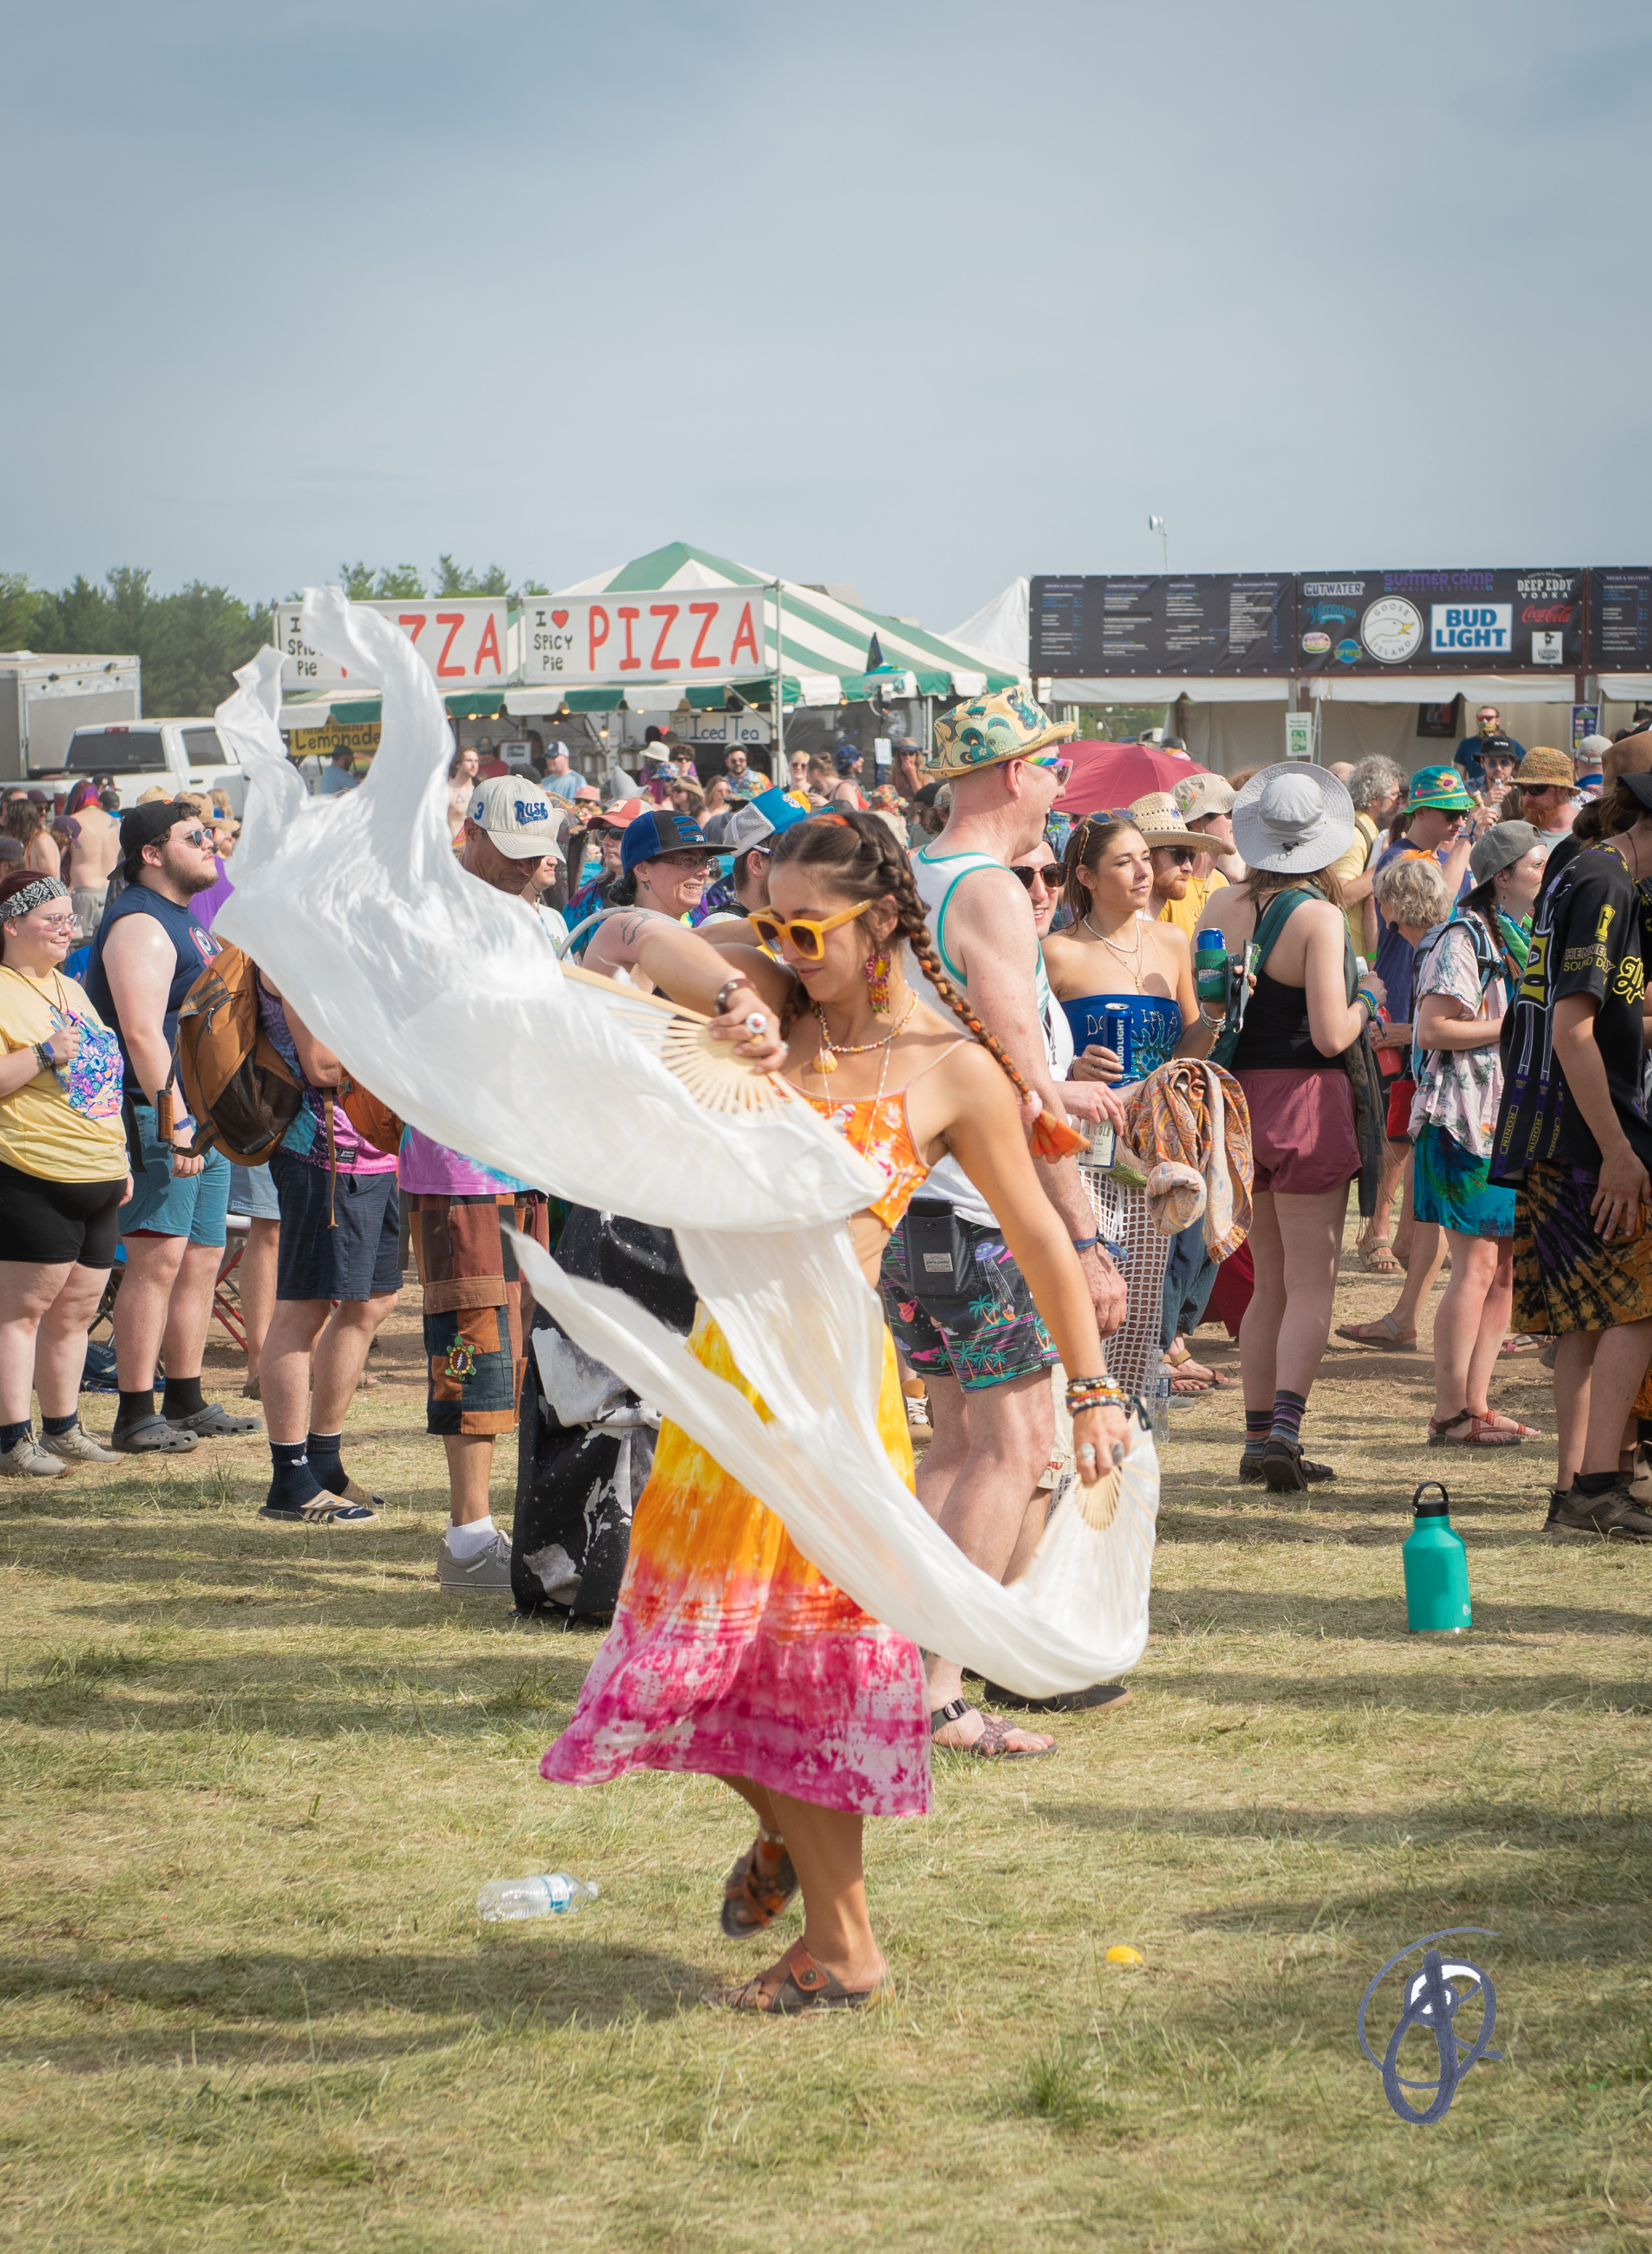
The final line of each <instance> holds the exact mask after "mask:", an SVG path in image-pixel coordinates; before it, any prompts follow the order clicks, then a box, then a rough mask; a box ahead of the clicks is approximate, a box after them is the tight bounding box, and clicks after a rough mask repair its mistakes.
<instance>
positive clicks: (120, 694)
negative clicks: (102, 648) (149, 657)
mask: <svg viewBox="0 0 1652 2254" xmlns="http://www.w3.org/2000/svg"><path fill="white" fill-rule="evenodd" d="M142 710H143V697H142V692H141V689H140V685H139V679H138V662H137V659H136V658H135V657H66V656H52V655H37V654H36V653H35V652H34V651H33V650H29V649H19V650H11V651H4V650H0V784H4V783H17V782H25V783H26V782H29V781H32V780H33V778H34V777H35V776H36V775H39V774H51V773H52V772H53V771H54V770H61V768H62V766H63V762H64V759H65V756H66V753H67V751H68V748H69V739H70V738H71V737H72V736H73V733H74V732H75V730H76V729H77V728H86V727H94V726H97V725H102V724H103V723H106V722H108V721H110V720H136V719H137V717H138V714H139V713H140V712H141V711H142Z"/></svg>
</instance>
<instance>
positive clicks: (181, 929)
mask: <svg viewBox="0 0 1652 2254" xmlns="http://www.w3.org/2000/svg"><path fill="white" fill-rule="evenodd" d="M129 915H151V916H153V917H154V918H155V921H157V922H158V924H159V925H160V926H161V928H162V929H163V930H164V931H165V934H166V936H167V937H168V939H170V940H171V941H172V952H173V956H174V958H175V960H174V963H173V969H172V984H171V985H170V986H169V987H168V988H167V990H166V1015H165V1019H163V1020H162V1031H163V1033H165V1039H166V1046H167V1047H168V1048H169V1049H170V1048H172V1046H173V1044H174V1042H175V1041H176V1040H177V1039H178V1013H179V1010H180V1009H182V1007H183V1005H184V997H185V996H186V994H187V993H188V991H189V990H190V988H191V987H192V986H193V984H194V983H195V981H196V980H197V979H198V978H199V977H200V974H201V972H202V970H204V969H205V967H206V965H207V963H210V962H211V961H212V959H213V957H214V955H219V954H221V953H222V951H223V950H222V947H221V943H220V942H219V941H217V940H215V939H214V937H213V935H212V934H211V932H209V931H208V930H207V928H206V926H205V925H204V924H202V923H200V922H198V921H197V920H196V917H195V914H194V911H193V909H191V908H186V907H179V905H178V903H177V901H176V900H165V899H163V898H162V896H161V894H160V893H153V892H151V890H150V888H149V886H147V885H129V886H127V887H126V890H125V891H124V892H123V893H121V894H120V896H119V898H118V899H116V900H114V901H112V902H111V903H110V905H109V907H107V908H106V909H105V910H104V911H103V921H102V923H101V924H100V925H99V926H98V931H97V937H96V938H95V940H94V941H93V942H92V959H91V961H90V962H89V963H88V964H87V966H86V979H85V985H86V994H87V999H88V1001H89V1002H90V1003H91V1005H92V1007H93V1008H94V1009H95V1011H96V1012H97V1013H98V1015H99V1017H100V1018H102V1020H103V1022H104V1024H105V1025H106V1026H113V1027H114V1028H115V1033H116V1038H117V1039H118V1040H119V1041H120V1044H121V1056H122V1059H123V1062H124V1065H125V1075H124V1078H123V1087H124V1089H125V1090H126V1093H127V1094H128V1095H129V1096H137V1098H138V1099H139V1100H140V1102H142V1101H144V1100H146V1096H145V1091H144V1089H141V1088H140V1087H139V1086H138V1084H137V1076H136V1075H135V1074H134V1073H133V1070H132V1061H131V1058H130V1056H129V1055H128V1054H127V1048H126V1035H125V1034H124V1033H123V1032H122V1030H121V1017H120V1012H119V1011H118V1010H117V1009H116V1006H115V997H114V995H113V994H112V993H111V992H110V991H109V973H108V972H107V971H106V970H104V968H103V950H104V949H105V948H106V947H107V946H108V945H109V934H110V932H111V931H113V930H114V928H115V927H116V924H117V923H119V922H120V921H121V919H122V917H123V916H129Z"/></svg>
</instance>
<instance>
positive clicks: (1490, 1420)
mask: <svg viewBox="0 0 1652 2254" xmlns="http://www.w3.org/2000/svg"><path fill="white" fill-rule="evenodd" d="M1474 1415H1475V1416H1476V1417H1477V1418H1479V1420H1480V1422H1481V1424H1482V1425H1484V1426H1485V1427H1486V1429H1487V1431H1488V1432H1512V1433H1513V1434H1514V1436H1515V1438H1516V1439H1517V1440H1541V1439H1542V1438H1543V1434H1542V1433H1541V1432H1539V1431H1538V1430H1537V1426H1536V1425H1523V1424H1522V1423H1521V1421H1520V1419H1519V1418H1518V1417H1505V1416H1504V1415H1503V1414H1502V1411H1501V1410H1497V1409H1476V1410H1475V1411H1474Z"/></svg>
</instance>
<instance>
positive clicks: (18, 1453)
mask: <svg viewBox="0 0 1652 2254" xmlns="http://www.w3.org/2000/svg"><path fill="white" fill-rule="evenodd" d="M68 1468H69V1467H68V1466H67V1465H66V1463H63V1462H62V1461H60V1460H59V1458H58V1457H56V1456H49V1455H47V1453H46V1452H45V1449H44V1448H43V1447H42V1446H40V1443H39V1442H38V1440H37V1439H35V1437H34V1432H33V1429H32V1427H31V1429H30V1430H29V1431H28V1432H25V1434H24V1436H23V1438H22V1439H20V1440H19V1441H18V1444H17V1446H16V1447H15V1448H7V1449H6V1450H5V1451H4V1453H0V1479H60V1478H61V1477H62V1475H63V1474H64V1473H65V1472H66V1471H67V1469H68Z"/></svg>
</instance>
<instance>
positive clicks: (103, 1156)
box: [0, 963, 127, 1182]
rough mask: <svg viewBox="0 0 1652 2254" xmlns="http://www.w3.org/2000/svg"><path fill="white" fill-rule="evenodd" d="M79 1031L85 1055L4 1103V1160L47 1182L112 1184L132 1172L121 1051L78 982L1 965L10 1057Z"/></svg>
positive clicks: (3, 1034) (0, 1020)
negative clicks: (71, 1027) (70, 1028)
mask: <svg viewBox="0 0 1652 2254" xmlns="http://www.w3.org/2000/svg"><path fill="white" fill-rule="evenodd" d="M68 1025H78V1026H80V1028H81V1047H80V1050H79V1053H78V1054H76V1055H75V1056H74V1057H73V1058H72V1059H71V1061H69V1062H68V1063H67V1064H66V1065H59V1066H58V1067H57V1068H55V1069H54V1070H52V1071H51V1072H40V1073H37V1074H36V1075H35V1076H34V1078H33V1079H32V1080H28V1081H25V1082H24V1084H23V1086H22V1087H21V1088H20V1089H18V1090H17V1092H16V1094H15V1095H12V1096H0V1159H3V1160H4V1163H5V1164H6V1165H7V1166H15V1167H16V1168H17V1169H18V1173H24V1174H34V1175H36V1176H38V1178H39V1179H40V1180H43V1181H48V1182H112V1181H117V1180H120V1179H121V1177H122V1176H123V1175H124V1174H125V1173H126V1171H127V1157H126V1131H125V1129H124V1127H123V1124H122V1122H121V1051H120V1045H119V1043H118V1042H117V1041H116V1038H115V1035H114V1034H113V1033H111V1032H110V1031H109V1027H108V1026H106V1025H105V1024H104V1023H103V1020H102V1018H100V1017H99V1016H98V1013H97V1012H96V1011H95V1009H94V1008H93V1007H92V1005H91V1004H90V1002H88V999H87V998H86V995H85V993H84V992H83V991H82V990H81V987H80V986H78V985H77V984H75V982H74V980H73V978H66V977H64V976H63V974H62V972H61V971H60V970H48V971H47V973H46V974H45V977H44V978H34V977H31V976H30V975H29V974H28V972H26V971H24V970H14V969H13V968H12V967H11V965H10V964H7V963H0V1046H4V1052H5V1054H6V1055H8V1056H12V1055H15V1054H16V1053H17V1051H18V1049H31V1048H33V1047H34V1046H35V1045H36V1043H37V1042H38V1041H44V1040H50V1039H51V1037H52V1034H53V1033H59V1032H61V1031H62V1029H63V1027H64V1026H68Z"/></svg>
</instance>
